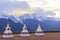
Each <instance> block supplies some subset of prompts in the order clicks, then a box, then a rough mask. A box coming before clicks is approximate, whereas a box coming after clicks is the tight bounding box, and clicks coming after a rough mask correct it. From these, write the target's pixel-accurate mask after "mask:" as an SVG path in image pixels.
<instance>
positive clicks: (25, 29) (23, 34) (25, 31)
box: [19, 24, 31, 37]
mask: <svg viewBox="0 0 60 40" xmlns="http://www.w3.org/2000/svg"><path fill="white" fill-rule="evenodd" d="M19 35H20V36H22V37H25V36H31V35H30V34H29V32H28V30H27V27H26V24H24V27H23V30H22V32H21V34H19Z"/></svg>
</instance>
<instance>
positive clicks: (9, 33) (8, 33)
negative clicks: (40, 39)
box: [2, 24, 45, 38]
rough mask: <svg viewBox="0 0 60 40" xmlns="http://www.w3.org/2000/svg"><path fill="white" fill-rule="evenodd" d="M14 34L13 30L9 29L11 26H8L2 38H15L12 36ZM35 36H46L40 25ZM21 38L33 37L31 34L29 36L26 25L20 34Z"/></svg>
mask: <svg viewBox="0 0 60 40" xmlns="http://www.w3.org/2000/svg"><path fill="white" fill-rule="evenodd" d="M12 33H13V32H12V31H11V28H10V27H9V24H7V27H6V29H5V31H4V35H2V37H3V38H13V37H14V35H12ZM33 35H36V36H40V35H45V34H44V33H43V31H42V29H41V28H40V24H39V25H38V28H37V30H36V32H35V33H34V34H33ZM19 36H22V37H26V36H31V34H29V32H28V30H27V27H26V24H24V27H23V30H22V32H21V33H20V34H19Z"/></svg>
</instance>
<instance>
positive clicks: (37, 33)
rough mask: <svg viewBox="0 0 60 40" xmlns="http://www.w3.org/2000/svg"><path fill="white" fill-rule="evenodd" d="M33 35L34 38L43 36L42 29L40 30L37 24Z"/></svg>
mask: <svg viewBox="0 0 60 40" xmlns="http://www.w3.org/2000/svg"><path fill="white" fill-rule="evenodd" d="M34 35H36V36H40V35H45V34H44V33H43V31H42V29H41V28H40V24H38V28H37V30H36V33H34Z"/></svg>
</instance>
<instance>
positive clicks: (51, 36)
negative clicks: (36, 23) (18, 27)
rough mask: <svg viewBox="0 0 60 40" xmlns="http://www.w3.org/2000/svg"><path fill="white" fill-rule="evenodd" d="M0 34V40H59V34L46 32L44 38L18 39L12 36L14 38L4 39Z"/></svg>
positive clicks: (15, 35)
mask: <svg viewBox="0 0 60 40" xmlns="http://www.w3.org/2000/svg"><path fill="white" fill-rule="evenodd" d="M2 35H3V34H0V40H60V32H46V33H45V35H44V36H33V35H32V36H30V37H20V36H19V34H13V35H14V38H9V39H5V38H2V37H1V36H2Z"/></svg>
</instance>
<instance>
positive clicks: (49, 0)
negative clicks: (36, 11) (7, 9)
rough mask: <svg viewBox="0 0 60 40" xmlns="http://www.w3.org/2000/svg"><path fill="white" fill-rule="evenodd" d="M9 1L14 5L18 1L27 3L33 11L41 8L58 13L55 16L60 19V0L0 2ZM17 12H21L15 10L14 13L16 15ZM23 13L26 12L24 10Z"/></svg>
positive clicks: (18, 0)
mask: <svg viewBox="0 0 60 40" xmlns="http://www.w3.org/2000/svg"><path fill="white" fill-rule="evenodd" d="M7 1H9V2H10V1H11V2H12V3H13V2H16V1H17V2H20V1H26V2H27V3H28V5H29V6H28V7H30V8H31V9H32V8H34V7H40V8H42V9H44V10H45V11H48V10H51V11H53V12H55V13H56V15H55V16H56V17H60V0H0V2H7ZM18 5H19V4H18ZM15 11H16V13H17V12H18V11H19V10H13V11H12V13H13V14H14V13H15ZM20 11H21V10H20ZM20 11H19V12H20ZM22 12H23V13H24V12H26V11H25V10H24V11H21V12H20V13H22ZM16 13H15V14H16ZM23 13H22V14H23ZM15 14H14V15H15ZM18 14H19V13H18Z"/></svg>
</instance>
